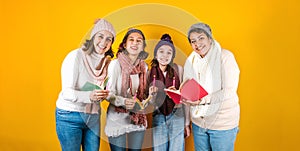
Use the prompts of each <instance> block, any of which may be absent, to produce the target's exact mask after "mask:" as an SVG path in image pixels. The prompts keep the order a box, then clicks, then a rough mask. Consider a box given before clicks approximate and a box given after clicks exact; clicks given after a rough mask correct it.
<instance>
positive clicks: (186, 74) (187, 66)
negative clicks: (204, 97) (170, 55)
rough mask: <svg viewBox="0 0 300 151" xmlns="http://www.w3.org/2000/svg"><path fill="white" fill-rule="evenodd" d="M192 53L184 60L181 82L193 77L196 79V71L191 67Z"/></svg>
mask: <svg viewBox="0 0 300 151" xmlns="http://www.w3.org/2000/svg"><path fill="white" fill-rule="evenodd" d="M192 62H193V54H191V55H190V56H189V57H188V58H187V59H186V61H185V63H184V67H183V80H182V82H184V81H186V80H188V79H191V78H194V79H197V76H196V73H195V71H194V69H193V63H192Z"/></svg>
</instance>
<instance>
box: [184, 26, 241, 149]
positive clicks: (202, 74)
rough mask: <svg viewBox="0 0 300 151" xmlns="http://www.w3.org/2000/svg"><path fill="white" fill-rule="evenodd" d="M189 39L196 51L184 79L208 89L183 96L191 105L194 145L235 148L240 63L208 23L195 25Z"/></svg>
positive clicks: (186, 64)
mask: <svg viewBox="0 0 300 151" xmlns="http://www.w3.org/2000/svg"><path fill="white" fill-rule="evenodd" d="M188 40H189V42H190V44H191V46H192V48H193V52H192V53H191V54H190V55H189V57H188V58H187V60H186V62H185V65H184V75H183V79H184V80H187V79H192V78H193V79H195V80H196V81H197V82H198V83H199V84H200V85H202V87H203V88H204V89H205V90H206V91H207V92H208V95H207V96H205V97H203V98H202V99H200V100H182V101H183V103H185V104H187V105H189V106H190V108H189V109H190V115H191V121H192V133H193V136H194V144H195V149H196V151H208V150H217V151H232V150H234V142H235V139H236V135H237V132H238V125H239V119H240V106H239V98H238V95H237V88H238V83H239V73H240V70H239V67H238V65H237V62H236V60H235V58H234V55H233V54H232V53H231V52H230V51H228V50H226V49H223V48H221V46H220V44H219V43H218V42H217V41H216V40H215V39H214V38H213V37H212V32H211V28H210V27H209V25H207V24H205V23H197V24H194V25H192V26H191V27H190V29H189V30H188Z"/></svg>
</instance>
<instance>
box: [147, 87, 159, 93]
mask: <svg viewBox="0 0 300 151" xmlns="http://www.w3.org/2000/svg"><path fill="white" fill-rule="evenodd" d="M157 91H158V88H157V87H155V86H151V87H149V94H150V95H152V94H155V93H157Z"/></svg>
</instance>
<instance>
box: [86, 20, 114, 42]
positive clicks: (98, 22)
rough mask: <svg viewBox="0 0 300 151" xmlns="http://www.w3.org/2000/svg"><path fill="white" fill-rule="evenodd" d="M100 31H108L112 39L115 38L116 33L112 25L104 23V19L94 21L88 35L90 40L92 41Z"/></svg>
mask: <svg viewBox="0 0 300 151" xmlns="http://www.w3.org/2000/svg"><path fill="white" fill-rule="evenodd" d="M101 30H106V31H109V32H110V33H111V34H112V35H113V36H114V38H115V37H116V31H115V29H114V27H113V26H112V24H111V23H109V22H108V21H106V20H105V19H99V20H96V21H95V25H94V28H93V30H92V32H91V35H90V39H92V37H93V36H94V35H95V34H96V33H97V32H99V31H101Z"/></svg>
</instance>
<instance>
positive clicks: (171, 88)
mask: <svg viewBox="0 0 300 151" xmlns="http://www.w3.org/2000/svg"><path fill="white" fill-rule="evenodd" d="M168 89H169V90H176V88H175V87H174V86H170V87H168Z"/></svg>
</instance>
